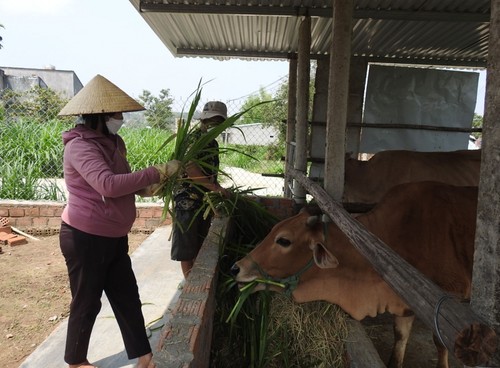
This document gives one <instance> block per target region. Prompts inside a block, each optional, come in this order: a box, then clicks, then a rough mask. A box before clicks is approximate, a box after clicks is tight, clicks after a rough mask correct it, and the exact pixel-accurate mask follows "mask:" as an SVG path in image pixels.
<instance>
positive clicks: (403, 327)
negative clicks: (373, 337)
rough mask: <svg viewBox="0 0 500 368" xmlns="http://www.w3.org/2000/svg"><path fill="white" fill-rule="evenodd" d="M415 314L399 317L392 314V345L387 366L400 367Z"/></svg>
mask: <svg viewBox="0 0 500 368" xmlns="http://www.w3.org/2000/svg"><path fill="white" fill-rule="evenodd" d="M414 320H415V315H411V316H406V317H399V316H394V346H393V348H392V354H391V357H390V358H389V364H388V365H387V367H388V368H402V367H403V358H404V356H405V350H406V344H407V343H408V338H409V337H410V331H411V326H412V325H413V321H414Z"/></svg>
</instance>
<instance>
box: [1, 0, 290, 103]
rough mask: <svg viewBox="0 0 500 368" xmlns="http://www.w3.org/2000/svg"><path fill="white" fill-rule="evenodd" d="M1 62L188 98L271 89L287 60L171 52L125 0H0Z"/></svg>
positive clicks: (226, 98) (134, 90)
mask: <svg viewBox="0 0 500 368" xmlns="http://www.w3.org/2000/svg"><path fill="white" fill-rule="evenodd" d="M0 24H1V25H3V27H4V28H3V29H2V28H0V36H2V38H3V41H2V45H3V48H2V49H0V66H9V67H22V68H44V67H46V66H48V65H52V66H54V67H55V68H57V69H58V70H72V71H74V72H75V73H76V75H77V76H78V77H79V79H80V81H81V82H82V83H83V85H85V84H86V83H87V82H88V81H90V80H91V79H92V78H93V77H94V76H95V75H97V74H101V75H102V76H104V77H106V78H107V79H109V80H110V81H111V82H113V83H114V84H116V85H117V86H118V87H120V88H121V89H122V90H124V91H125V92H126V93H128V94H129V95H131V96H132V97H134V98H137V97H138V96H139V95H140V94H141V93H142V91H143V90H148V91H150V92H151V93H153V95H158V94H159V92H160V91H161V90H162V89H169V90H170V94H171V96H172V97H174V98H175V100H176V101H182V102H184V101H186V100H188V99H189V96H190V95H191V93H192V92H193V91H194V90H195V89H196V87H197V86H198V83H199V82H200V80H202V82H203V83H205V84H204V86H203V91H202V100H203V101H207V100H212V99H215V100H221V101H224V102H228V101H230V100H235V99H240V98H242V97H245V96H248V95H251V94H255V93H258V92H259V89H260V88H269V90H271V91H273V88H274V89H275V88H276V87H277V86H278V85H279V84H280V83H281V82H282V81H283V78H284V77H286V76H287V74H288V62H287V61H286V60H283V61H247V60H227V61H220V60H213V59H207V58H185V57H184V58H175V57H174V56H173V55H172V54H171V53H170V51H169V50H168V49H167V47H166V46H165V45H164V44H163V43H162V42H161V41H160V39H159V38H158V37H157V36H156V34H155V33H154V32H153V30H152V29H151V28H150V27H149V25H147V23H146V22H145V21H144V20H143V18H142V17H141V16H140V14H139V13H138V12H137V11H136V9H135V8H134V6H133V5H132V4H131V3H130V1H128V0H0Z"/></svg>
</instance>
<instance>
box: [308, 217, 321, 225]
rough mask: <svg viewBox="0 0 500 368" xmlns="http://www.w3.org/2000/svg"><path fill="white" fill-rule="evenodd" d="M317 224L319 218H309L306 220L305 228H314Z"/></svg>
mask: <svg viewBox="0 0 500 368" xmlns="http://www.w3.org/2000/svg"><path fill="white" fill-rule="evenodd" d="M318 222H319V216H309V217H308V218H307V222H306V224H307V226H314V225H316V224H317V223H318Z"/></svg>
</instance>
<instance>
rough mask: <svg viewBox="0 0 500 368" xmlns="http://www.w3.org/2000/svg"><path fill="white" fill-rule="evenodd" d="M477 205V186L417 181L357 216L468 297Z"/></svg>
mask: <svg viewBox="0 0 500 368" xmlns="http://www.w3.org/2000/svg"><path fill="white" fill-rule="evenodd" d="M476 211H477V187H457V186H451V185H446V184H442V183H437V182H418V183H410V184H404V185H400V186H397V187H395V188H393V190H391V191H390V192H389V193H388V195H386V196H385V197H384V198H383V199H382V201H381V202H380V203H379V205H378V206H377V207H376V208H374V209H373V210H372V211H370V212H369V213H367V214H364V215H361V216H359V217H358V220H359V221H360V222H361V223H363V224H364V225H365V226H366V227H367V228H368V230H370V231H372V232H373V233H374V234H375V235H377V236H378V237H379V238H380V239H381V240H382V241H384V242H385V243H386V244H387V245H389V246H390V247H391V248H392V249H394V250H395V251H396V253H398V254H399V255H400V256H401V257H403V258H404V259H406V260H407V261H408V262H409V263H410V264H412V265H413V266H414V267H415V268H417V269H418V270H419V271H421V272H422V273H423V274H424V275H426V276H427V277H428V278H429V279H431V280H433V281H434V282H435V283H436V284H437V285H439V286H440V287H441V288H443V289H445V290H447V291H449V292H453V293H456V294H458V295H460V296H462V297H469V296H470V286H471V279H472V265H473V254H474V236H475V227H476Z"/></svg>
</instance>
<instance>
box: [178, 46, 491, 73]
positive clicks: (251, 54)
mask: <svg viewBox="0 0 500 368" xmlns="http://www.w3.org/2000/svg"><path fill="white" fill-rule="evenodd" d="M176 55H177V56H197V57H200V56H202V57H203V56H206V57H212V58H214V57H215V58H217V57H219V58H242V59H244V58H249V59H260V58H261V59H266V60H269V59H293V58H296V57H297V54H296V53H290V52H268V51H246V50H215V49H203V50H202V49H191V48H183V47H179V48H178V49H177V52H176ZM329 57H330V56H329V55H318V54H311V55H310V58H311V59H312V60H318V59H324V58H329ZM352 57H353V58H358V57H359V58H363V59H365V60H368V62H370V63H386V64H408V65H442V66H463V67H469V68H486V61H485V60H446V59H417V58H410V57H407V58H392V57H377V56H365V55H353V56H352Z"/></svg>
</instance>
